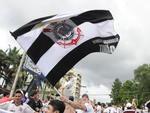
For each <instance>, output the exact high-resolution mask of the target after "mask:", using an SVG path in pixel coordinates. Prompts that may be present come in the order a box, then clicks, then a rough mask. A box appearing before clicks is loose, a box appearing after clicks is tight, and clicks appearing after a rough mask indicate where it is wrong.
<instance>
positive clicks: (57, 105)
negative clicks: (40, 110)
mask: <svg viewBox="0 0 150 113" xmlns="http://www.w3.org/2000/svg"><path fill="white" fill-rule="evenodd" d="M64 110H65V104H64V103H63V102H62V101H59V100H51V101H50V103H49V106H48V109H47V110H46V111H45V113H64Z"/></svg>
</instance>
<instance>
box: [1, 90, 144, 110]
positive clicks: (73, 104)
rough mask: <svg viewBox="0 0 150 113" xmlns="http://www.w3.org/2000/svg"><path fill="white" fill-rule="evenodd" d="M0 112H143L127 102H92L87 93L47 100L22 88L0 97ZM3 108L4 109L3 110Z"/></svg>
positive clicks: (36, 92) (35, 92) (34, 92)
mask: <svg viewBox="0 0 150 113" xmlns="http://www.w3.org/2000/svg"><path fill="white" fill-rule="evenodd" d="M0 109H2V110H0V113H144V112H146V111H143V110H137V109H136V107H135V106H134V105H133V104H131V103H127V104H126V106H125V108H123V107H121V106H113V105H112V104H107V105H106V104H104V103H102V104H101V103H100V102H98V103H97V104H94V103H93V102H92V101H90V100H89V97H88V95H87V94H83V95H82V98H81V99H80V100H78V101H74V98H73V97H72V96H70V97H69V98H68V97H65V96H60V97H59V99H56V98H55V99H54V98H50V97H48V99H47V101H41V100H40V98H39V92H38V91H36V90H35V91H32V92H31V93H30V96H29V98H26V97H25V95H24V93H23V91H22V90H20V89H19V90H16V92H15V95H14V97H12V98H9V96H8V95H7V94H4V97H2V98H1V99H0ZM3 110H6V112H4V111H3Z"/></svg>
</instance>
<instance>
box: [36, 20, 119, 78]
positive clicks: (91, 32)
mask: <svg viewBox="0 0 150 113" xmlns="http://www.w3.org/2000/svg"><path fill="white" fill-rule="evenodd" d="M78 27H79V28H80V29H81V31H82V33H83V35H84V37H83V38H82V39H81V40H80V41H79V43H78V44H77V45H72V46H71V47H68V48H62V47H61V46H60V45H58V44H57V43H55V44H54V45H53V46H52V47H51V48H50V49H49V50H48V51H47V52H46V53H45V54H44V55H43V56H42V57H41V58H40V60H39V61H38V63H37V64H36V65H37V66H38V67H39V69H40V70H41V71H42V72H43V74H44V75H45V76H46V75H47V74H48V73H49V71H50V70H52V69H53V68H54V66H55V65H56V64H57V63H58V62H59V61H60V60H61V59H62V58H63V57H64V56H66V55H67V54H68V53H69V52H70V51H72V50H73V49H74V48H76V47H78V46H79V45H80V44H82V43H84V42H85V41H87V40H89V39H92V38H94V37H102V38H103V37H104V38H105V37H109V36H114V35H116V34H117V33H116V32H115V31H114V27H113V20H107V21H104V22H101V23H98V24H92V23H89V22H86V23H83V24H81V25H79V26H78ZM45 62H46V63H45Z"/></svg>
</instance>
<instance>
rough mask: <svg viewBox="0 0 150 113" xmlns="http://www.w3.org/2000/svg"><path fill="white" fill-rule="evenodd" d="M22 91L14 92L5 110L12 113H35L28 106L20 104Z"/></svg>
mask: <svg viewBox="0 0 150 113" xmlns="http://www.w3.org/2000/svg"><path fill="white" fill-rule="evenodd" d="M23 96H24V94H23V91H22V90H20V89H18V90H16V92H15V96H14V100H13V101H11V102H9V103H8V106H7V108H6V109H5V110H7V111H10V112H13V113H37V112H35V111H34V110H33V109H32V108H31V107H30V106H28V105H27V104H25V103H23V102H22V97H23Z"/></svg>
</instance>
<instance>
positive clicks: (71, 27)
mask: <svg viewBox="0 0 150 113" xmlns="http://www.w3.org/2000/svg"><path fill="white" fill-rule="evenodd" d="M11 34H12V35H13V36H14V37H15V39H16V40H17V42H18V43H19V44H20V45H21V46H22V48H23V49H24V50H25V51H26V52H27V54H28V56H29V57H30V58H31V59H32V61H33V62H34V63H35V65H36V66H37V67H38V68H39V69H40V71H41V72H42V73H43V74H44V76H45V77H46V78H47V79H48V80H49V81H50V83H51V84H52V85H55V84H56V83H57V81H59V80H60V78H61V77H62V76H63V75H64V74H65V73H66V72H67V71H68V70H69V69H71V68H72V67H73V66H74V65H75V64H76V63H77V62H78V61H79V60H81V59H82V58H83V57H85V56H86V55H88V54H90V53H92V52H103V53H109V54H111V53H112V52H113V51H114V50H115V48H116V46H117V44H118V42H119V35H118V34H117V33H116V32H115V30H114V26H113V17H112V15H111V13H110V12H109V11H107V10H92V11H87V12H84V13H80V14H72V15H70V14H69V15H53V16H48V17H44V18H39V19H36V20H33V21H31V22H29V23H27V24H26V25H24V26H22V27H21V28H19V29H17V30H16V31H14V32H12V33H11Z"/></svg>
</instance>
